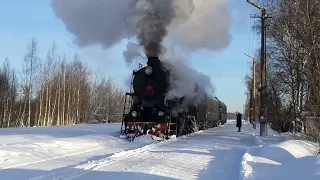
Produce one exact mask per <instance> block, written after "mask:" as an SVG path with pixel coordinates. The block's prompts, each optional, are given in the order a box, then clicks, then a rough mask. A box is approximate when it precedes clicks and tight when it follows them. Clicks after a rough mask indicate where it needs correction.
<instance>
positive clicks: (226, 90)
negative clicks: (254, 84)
mask: <svg viewBox="0 0 320 180" xmlns="http://www.w3.org/2000/svg"><path fill="white" fill-rule="evenodd" d="M0 3H1V6H0V63H2V61H3V60H4V58H5V57H9V58H10V61H11V62H12V64H13V65H14V66H15V67H16V68H17V69H20V68H21V64H22V59H23V56H24V54H25V53H26V50H27V44H28V43H29V42H30V39H31V37H35V38H36V39H37V41H38V45H39V50H40V54H39V55H40V57H41V58H45V55H46V52H47V50H48V49H49V48H50V47H51V45H52V42H53V41H54V42H55V43H56V44H57V45H58V51H59V52H61V53H65V54H66V55H67V56H68V57H72V56H73V54H74V53H76V52H78V53H79V55H80V57H81V59H82V61H83V62H84V63H85V64H87V65H88V66H89V67H90V68H93V69H99V71H100V72H101V73H103V74H105V75H107V76H112V77H113V78H114V79H115V80H116V81H117V83H118V84H119V85H120V86H123V84H124V81H125V78H127V76H128V75H129V74H130V72H131V69H129V68H128V67H127V66H126V65H125V62H124V60H123V59H122V51H123V50H124V48H125V47H124V46H125V43H126V42H122V43H120V44H119V45H117V46H115V47H113V48H111V49H110V50H108V51H102V50H97V49H95V48H93V47H91V48H87V49H85V50H83V49H78V48H77V47H76V46H75V45H74V44H73V38H74V37H73V36H72V35H71V34H70V33H69V32H68V31H66V30H65V25H64V24H63V23H62V22H61V21H60V20H59V19H57V18H56V17H55V15H54V14H53V12H52V9H51V7H50V3H51V0H28V1H26V0H10V1H8V0H0ZM228 10H229V12H230V13H231V15H232V18H233V21H232V23H233V24H232V28H231V29H230V33H231V35H232V41H231V43H230V44H229V46H228V47H227V48H226V49H224V50H222V51H220V52H216V53H209V52H198V53H196V54H194V55H193V56H192V57H191V58H190V61H191V62H192V65H193V66H194V68H195V69H196V70H197V71H200V72H203V73H205V74H208V75H210V76H211V78H212V79H211V81H212V83H213V86H214V89H215V95H216V96H217V97H218V98H219V99H220V100H222V101H223V102H225V103H226V104H227V106H228V109H229V111H231V112H233V111H241V112H242V111H243V105H244V103H245V99H246V97H245V85H244V83H243V79H244V77H245V75H247V74H250V73H251V72H250V69H249V63H250V61H251V60H250V59H249V58H248V57H246V56H244V53H249V54H253V50H254V48H256V47H258V46H257V45H258V43H259V37H258V36H257V35H256V34H254V33H253V32H252V31H250V23H251V22H253V20H252V19H251V20H250V18H249V16H250V14H251V13H256V12H257V11H256V10H255V9H254V8H253V7H251V6H250V5H249V4H247V3H246V2H245V0H231V2H230V3H229V5H228Z"/></svg>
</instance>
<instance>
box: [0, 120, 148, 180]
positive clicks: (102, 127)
mask: <svg viewBox="0 0 320 180" xmlns="http://www.w3.org/2000/svg"><path fill="white" fill-rule="evenodd" d="M120 126H121V124H94V125H74V126H60V127H35V128H33V127H32V128H8V129H0V169H2V170H4V169H10V168H18V167H19V168H22V167H32V165H35V164H37V165H39V163H43V164H45V163H49V162H50V163H52V162H53V161H60V163H56V167H54V168H59V167H63V166H67V165H72V164H74V163H79V162H77V161H81V160H84V161H87V160H89V159H90V160H94V159H95V157H96V158H99V157H98V156H99V155H103V156H109V155H112V154H114V153H117V152H121V151H123V150H129V149H135V148H138V147H142V146H144V145H146V144H151V143H154V141H153V140H152V139H151V138H150V137H149V138H137V139H136V141H135V143H128V141H126V140H123V139H120V138H119V135H120ZM80 157H81V158H80ZM62 159H64V160H66V159H72V160H70V161H69V162H68V161H64V162H66V163H67V164H63V163H61V162H62V161H61V160H62ZM68 163H70V164H68ZM1 173H3V171H2V172H1ZM1 173H0V175H2V174H1Z"/></svg>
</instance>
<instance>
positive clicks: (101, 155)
mask: <svg viewBox="0 0 320 180" xmlns="http://www.w3.org/2000/svg"><path fill="white" fill-rule="evenodd" d="M119 129H120V125H119V124H95V125H77V126H66V127H48V128H47V127H44V128H16V129H0V177H1V179H5V180H13V179H33V180H40V179H43V180H50V179H77V180H87V179H92V180H93V179H98V180H99V179H117V178H120V179H218V180H220V179H221V180H224V179H226V180H227V179H228V180H229V179H230V180H234V179H236V180H238V179H257V180H261V179H273V180H275V179H276V180H277V179H279V180H282V179H290V180H292V179H308V180H309V179H320V158H318V157H317V156H315V152H316V150H317V149H316V147H315V145H314V144H312V143H307V142H303V141H297V140H290V141H286V142H280V140H281V138H279V135H278V134H277V133H276V132H273V131H272V130H269V131H268V132H269V134H270V136H268V137H259V126H258V127H257V129H256V130H254V129H252V127H251V125H249V124H247V123H245V122H244V123H243V128H242V132H236V131H237V129H236V127H235V121H228V123H227V124H226V125H224V126H221V127H218V128H213V129H209V130H205V131H200V132H197V133H194V134H192V135H188V136H185V137H179V138H177V139H174V140H169V141H165V142H155V141H152V140H151V139H149V138H148V137H142V138H137V139H136V140H135V142H128V141H126V140H124V139H119V138H118V137H119ZM302 177H303V178H302Z"/></svg>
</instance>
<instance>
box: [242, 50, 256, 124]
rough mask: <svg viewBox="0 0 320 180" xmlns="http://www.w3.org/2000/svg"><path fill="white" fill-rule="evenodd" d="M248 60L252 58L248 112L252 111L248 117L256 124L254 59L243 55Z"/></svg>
mask: <svg viewBox="0 0 320 180" xmlns="http://www.w3.org/2000/svg"><path fill="white" fill-rule="evenodd" d="M244 55H246V56H248V57H250V58H252V88H251V103H250V104H251V106H250V111H251V109H252V113H251V116H250V119H251V120H252V123H253V124H254V128H255V123H256V59H255V58H254V57H252V56H249V55H248V54H244Z"/></svg>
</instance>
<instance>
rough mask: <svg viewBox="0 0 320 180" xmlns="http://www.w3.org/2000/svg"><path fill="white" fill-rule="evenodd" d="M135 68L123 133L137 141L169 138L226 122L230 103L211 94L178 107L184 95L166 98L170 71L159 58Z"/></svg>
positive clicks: (126, 103) (126, 104) (125, 108)
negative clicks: (182, 107) (194, 103)
mask: <svg viewBox="0 0 320 180" xmlns="http://www.w3.org/2000/svg"><path fill="white" fill-rule="evenodd" d="M139 68H140V69H139V70H137V71H133V73H132V80H131V88H130V92H128V93H126V97H125V105H124V113H123V120H122V126H121V136H122V137H125V138H127V139H129V140H130V141H133V140H134V138H135V137H137V136H141V135H150V136H151V137H152V138H153V139H155V140H165V139H169V138H171V137H173V136H181V135H185V134H190V133H192V132H195V131H198V130H199V129H207V128H212V127H215V126H218V125H220V124H221V123H224V122H225V121H226V118H224V117H226V116H224V114H226V106H225V104H224V103H222V102H221V101H219V100H218V98H216V97H212V96H210V95H207V96H206V98H205V99H204V100H203V101H202V102H201V103H198V104H196V105H188V108H187V109H184V110H183V111H181V109H180V110H178V109H179V108H180V106H181V105H182V104H183V101H184V97H183V98H179V99H173V100H165V97H166V93H167V92H168V91H169V90H170V88H171V87H170V82H169V80H170V71H169V70H167V69H166V68H165V67H164V66H163V65H162V63H161V61H160V60H159V58H158V57H148V62H147V66H145V67H142V66H140V67H139Z"/></svg>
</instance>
